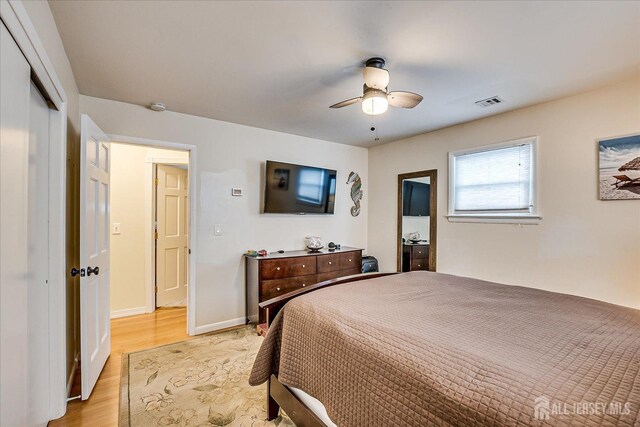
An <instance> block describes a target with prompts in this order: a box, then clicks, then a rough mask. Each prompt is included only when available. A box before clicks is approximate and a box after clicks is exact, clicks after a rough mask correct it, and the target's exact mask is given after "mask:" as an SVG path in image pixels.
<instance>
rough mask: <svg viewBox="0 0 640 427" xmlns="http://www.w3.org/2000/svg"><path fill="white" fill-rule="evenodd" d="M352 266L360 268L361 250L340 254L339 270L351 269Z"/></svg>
mask: <svg viewBox="0 0 640 427" xmlns="http://www.w3.org/2000/svg"><path fill="white" fill-rule="evenodd" d="M352 268H359V269H360V270H362V252H346V253H343V254H340V270H351V269H352Z"/></svg>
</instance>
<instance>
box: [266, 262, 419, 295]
mask: <svg viewBox="0 0 640 427" xmlns="http://www.w3.org/2000/svg"><path fill="white" fill-rule="evenodd" d="M418 267H422V266H421V265H420V264H418ZM278 290H280V288H278Z"/></svg>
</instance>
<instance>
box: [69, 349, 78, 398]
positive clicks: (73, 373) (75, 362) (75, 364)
mask: <svg viewBox="0 0 640 427" xmlns="http://www.w3.org/2000/svg"><path fill="white" fill-rule="evenodd" d="M78 357H79V354H76V355H75V357H74V358H73V367H72V368H71V373H70V374H69V378H67V397H71V396H70V395H71V387H73V380H74V378H75V377H76V371H77V370H78Z"/></svg>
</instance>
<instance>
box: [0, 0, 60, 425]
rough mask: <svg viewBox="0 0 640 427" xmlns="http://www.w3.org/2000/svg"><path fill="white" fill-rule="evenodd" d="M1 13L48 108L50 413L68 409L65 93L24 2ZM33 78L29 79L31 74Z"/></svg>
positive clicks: (0, 1) (3, 1)
mask: <svg viewBox="0 0 640 427" xmlns="http://www.w3.org/2000/svg"><path fill="white" fill-rule="evenodd" d="M0 19H2V22H4V24H5V26H6V27H7V29H8V30H9V33H11V36H12V37H13V38H14V40H15V42H16V44H17V45H18V47H19V48H20V50H21V51H22V54H23V55H24V56H25V58H26V59H27V62H28V63H29V65H30V66H31V70H32V73H33V74H34V75H35V76H36V79H35V83H36V85H37V86H38V89H40V90H41V92H42V93H43V94H45V95H46V97H47V100H48V101H49V102H50V103H51V104H53V107H54V108H50V110H49V114H50V115H49V118H50V121H49V209H48V212H47V214H48V217H49V271H48V285H49V308H50V309H49V349H50V355H49V366H50V371H49V419H52V420H53V419H56V418H60V417H61V416H63V415H64V414H65V412H66V411H67V378H66V377H67V367H66V359H67V353H66V352H67V336H66V326H67V322H66V278H67V271H66V270H67V265H66V262H67V257H66V178H67V176H66V165H67V106H68V103H67V95H66V93H65V91H64V88H63V86H62V82H61V81H60V79H59V78H58V76H57V74H56V72H55V69H54V67H53V64H52V62H51V60H50V59H49V55H48V54H47V51H46V50H45V48H44V45H43V44H42V41H41V40H40V37H39V36H38V32H37V31H36V28H35V26H34V25H33V23H32V22H31V18H30V17H29V14H28V13H27V10H26V9H25V7H24V5H23V4H22V2H20V1H16V0H10V1H7V0H0ZM32 80H34V79H32Z"/></svg>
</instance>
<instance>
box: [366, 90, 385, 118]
mask: <svg viewBox="0 0 640 427" xmlns="http://www.w3.org/2000/svg"><path fill="white" fill-rule="evenodd" d="M388 108H389V101H388V100H387V94H386V93H384V92H382V91H371V92H369V93H365V95H364V97H363V99H362V112H363V113H365V114H369V115H371V116H376V115H378V114H382V113H384V112H385V111H387V109H388Z"/></svg>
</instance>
